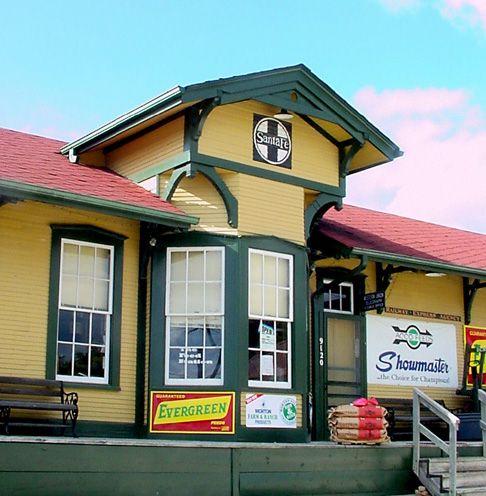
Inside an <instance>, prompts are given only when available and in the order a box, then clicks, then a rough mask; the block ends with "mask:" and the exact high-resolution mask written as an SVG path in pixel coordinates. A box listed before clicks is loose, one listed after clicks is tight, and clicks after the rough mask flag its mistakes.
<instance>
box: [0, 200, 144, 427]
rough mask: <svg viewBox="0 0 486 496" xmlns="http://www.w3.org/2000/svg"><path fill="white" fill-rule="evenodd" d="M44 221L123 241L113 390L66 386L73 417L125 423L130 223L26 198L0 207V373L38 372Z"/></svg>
mask: <svg viewBox="0 0 486 496" xmlns="http://www.w3.org/2000/svg"><path fill="white" fill-rule="evenodd" d="M50 224H89V225H92V226H96V227H100V228H103V229H107V230H111V231H115V232H117V233H119V234H123V235H125V236H127V237H128V238H127V239H126V241H125V243H124V271H123V303H122V325H121V332H122V345H121V357H120V371H121V372H120V374H121V375H120V391H110V390H103V389H94V388H89V387H87V386H83V387H73V388H71V387H70V386H69V385H67V386H66V389H68V390H70V389H76V390H78V392H79V395H80V420H99V421H102V420H103V421H108V422H133V419H134V408H135V367H136V341H137V333H136V329H137V290H138V286H137V285H138V223H136V222H134V221H129V220H124V219H121V218H113V217H108V216H105V215H101V214H93V213H86V212H81V211H76V210H73V209H69V208H63V207H53V206H49V205H45V204H41V203H34V202H27V201H26V202H20V203H16V204H9V205H4V206H3V207H2V208H0V273H1V281H2V284H1V285H0V301H1V302H2V304H1V305H0V332H1V334H2V340H1V341H0V375H19V376H27V377H42V378H43V377H45V375H46V343H47V314H48V312H47V309H48V301H49V274H50V250H51V228H50ZM34 254H35V255H34Z"/></svg>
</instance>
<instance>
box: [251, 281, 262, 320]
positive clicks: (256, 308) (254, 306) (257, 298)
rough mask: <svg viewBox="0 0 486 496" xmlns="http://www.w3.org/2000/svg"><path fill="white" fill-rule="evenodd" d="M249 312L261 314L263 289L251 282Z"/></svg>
mask: <svg viewBox="0 0 486 496" xmlns="http://www.w3.org/2000/svg"><path fill="white" fill-rule="evenodd" d="M249 306H250V314H251V315H262V316H263V289H262V286H257V285H256V284H252V285H251V287H250V305H249Z"/></svg>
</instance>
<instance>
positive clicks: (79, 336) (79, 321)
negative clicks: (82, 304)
mask: <svg viewBox="0 0 486 496" xmlns="http://www.w3.org/2000/svg"><path fill="white" fill-rule="evenodd" d="M89 317H90V314H89V313H86V312H76V339H75V341H76V343H86V344H89Z"/></svg>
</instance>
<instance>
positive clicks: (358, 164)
mask: <svg viewBox="0 0 486 496" xmlns="http://www.w3.org/2000/svg"><path fill="white" fill-rule="evenodd" d="M215 99H217V102H218V105H225V104H230V103H236V102H241V101H245V100H258V101H262V102H264V103H267V104H270V105H273V106H275V107H276V108H286V109H287V110H289V111H291V112H293V113H294V114H296V115H300V116H305V117H306V118H307V119H311V120H312V123H311V124H312V125H315V126H318V127H321V128H322V129H323V132H324V133H325V134H327V135H328V136H329V137H330V139H331V140H333V142H334V143H335V144H337V145H338V146H341V147H343V148H346V147H349V146H351V145H352V144H353V143H354V142H356V141H357V142H359V143H361V145H363V146H362V148H363V149H362V150H360V151H359V152H358V154H357V155H356V156H355V159H354V162H353V163H354V164H355V165H353V164H351V166H350V168H349V173H352V172H357V171H358V170H362V169H365V168H369V167H373V166H375V165H379V164H380V163H383V162H387V161H391V160H393V159H395V158H397V157H400V156H401V155H402V152H401V151H400V149H399V147H398V146H397V145H396V144H395V143H393V142H392V140H390V139H389V138H388V137H387V136H385V135H384V134H383V133H382V132H381V131H380V130H379V129H378V128H376V127H375V126H374V125H373V124H371V123H370V122H369V121H368V120H367V119H366V118H365V117H364V116H363V115H361V114H360V113H359V112H358V111H357V110H356V109H354V108H353V107H352V106H351V105H349V104H348V103H347V102H346V101H345V100H344V99H343V98H341V97H340V96H339V95H338V94H337V93H336V92H335V91H334V90H332V89H331V88H330V87H329V86H328V85H327V84H325V83H324V82H323V81H322V80H321V79H319V78H318V77H317V76H316V75H315V74H313V73H312V72H311V71H310V70H309V69H308V68H307V67H306V66H305V65H302V64H300V65H296V66H291V67H284V68H280V69H273V70H269V71H262V72H257V73H253V74H247V75H243V76H236V77H231V78H224V79H217V80H214V81H207V82H204V83H198V84H193V85H189V86H186V87H180V86H176V87H174V88H172V89H171V90H168V91H166V92H165V93H163V94H161V95H160V96H158V97H156V98H154V99H152V100H150V101H148V102H146V103H144V104H143V105H141V106H139V107H137V108H135V109H133V110H131V111H130V112H127V113H126V114H123V115H122V116H120V117H118V118H117V119H115V120H113V121H111V122H109V123H107V124H106V125H104V126H101V127H100V128H98V129H96V130H95V131H93V132H91V133H89V134H87V135H86V136H84V137H82V138H80V139H78V140H76V141H73V142H71V143H69V144H67V145H65V146H63V147H62V148H61V153H63V154H65V155H68V154H70V155H74V156H76V155H78V154H79V153H83V152H87V151H90V150H95V149H99V148H103V147H104V146H108V145H110V144H114V143H116V142H117V141H118V140H121V139H124V138H126V137H128V136H129V135H130V134H134V133H135V132H138V131H141V130H143V129H144V128H146V127H149V126H152V125H155V124H157V123H158V122H161V121H163V120H165V119H166V118H169V117H171V116H173V115H174V114H176V113H178V112H182V111H183V110H184V109H185V108H187V107H189V106H192V105H196V104H198V103H200V102H204V101H211V100H215Z"/></svg>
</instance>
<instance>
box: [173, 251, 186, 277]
mask: <svg viewBox="0 0 486 496" xmlns="http://www.w3.org/2000/svg"><path fill="white" fill-rule="evenodd" d="M170 262H171V263H170V280H171V281H185V280H186V252H185V251H183V252H178V251H173V252H171V255H170Z"/></svg>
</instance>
